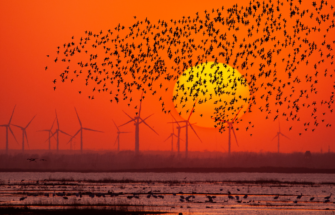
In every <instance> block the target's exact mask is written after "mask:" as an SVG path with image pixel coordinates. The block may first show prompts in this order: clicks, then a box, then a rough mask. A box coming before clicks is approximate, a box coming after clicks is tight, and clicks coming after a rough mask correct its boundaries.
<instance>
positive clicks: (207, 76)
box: [173, 62, 250, 128]
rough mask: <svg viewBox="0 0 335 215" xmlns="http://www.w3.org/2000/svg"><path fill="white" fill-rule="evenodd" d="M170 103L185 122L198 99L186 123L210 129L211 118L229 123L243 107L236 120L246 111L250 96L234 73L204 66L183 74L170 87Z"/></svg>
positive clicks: (217, 65) (222, 67)
mask: <svg viewBox="0 0 335 215" xmlns="http://www.w3.org/2000/svg"><path fill="white" fill-rule="evenodd" d="M173 99H174V105H175V109H176V110H177V112H178V113H180V116H181V117H182V118H183V119H185V120H187V119H188V118H189V115H190V112H191V110H192V107H193V105H194V103H195V100H196V99H198V103H197V104H196V105H195V108H194V113H193V114H192V116H191V118H190V122H192V123H197V124H196V125H197V126H201V127H209V128H214V125H215V124H216V123H215V122H214V119H213V118H212V117H215V116H220V119H221V120H225V121H231V120H233V119H234V117H235V116H236V114H237V112H238V111H239V110H240V109H241V107H243V108H242V110H241V111H240V113H239V114H238V118H240V117H241V116H242V115H243V114H244V111H245V110H246V109H247V108H248V102H249V99H250V92H249V86H248V84H247V81H246V79H245V78H244V77H243V76H242V75H241V74H240V73H239V72H238V71H237V70H236V69H234V68H233V67H231V66H229V65H226V64H223V63H215V62H208V63H202V64H200V65H198V66H194V67H190V68H188V69H187V70H186V71H184V72H183V74H182V75H181V76H180V77H179V79H178V81H177V82H176V84H175V86H174V90H173Z"/></svg>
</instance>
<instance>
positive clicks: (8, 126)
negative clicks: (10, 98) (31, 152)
mask: <svg viewBox="0 0 335 215" xmlns="http://www.w3.org/2000/svg"><path fill="white" fill-rule="evenodd" d="M15 107H16V105H15V106H14V109H13V112H12V115H11V117H10V119H9V122H8V124H4V125H0V127H6V153H8V130H9V131H10V133H12V135H13V137H14V139H15V141H16V143H18V142H17V140H16V137H15V135H14V133H13V131H12V129H11V128H10V126H11V122H12V118H13V115H14V111H15Z"/></svg>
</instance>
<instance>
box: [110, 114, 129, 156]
mask: <svg viewBox="0 0 335 215" xmlns="http://www.w3.org/2000/svg"><path fill="white" fill-rule="evenodd" d="M113 123H114V125H115V127H116V129H117V137H116V140H115V142H114V145H115V143H116V141H117V151H118V152H119V151H120V134H125V133H130V132H124V131H120V129H119V127H118V126H117V125H116V124H115V122H114V120H113Z"/></svg>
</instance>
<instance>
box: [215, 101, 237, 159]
mask: <svg viewBox="0 0 335 215" xmlns="http://www.w3.org/2000/svg"><path fill="white" fill-rule="evenodd" d="M242 108H243V106H242V107H241V108H240V110H239V111H238V112H237V114H236V116H235V117H234V119H233V120H232V121H231V122H228V121H226V120H220V119H215V121H221V122H224V123H227V124H228V126H229V135H228V154H230V148H231V131H233V134H234V137H235V140H236V144H237V146H238V142H237V138H236V134H235V130H234V128H233V124H234V122H235V120H236V118H237V116H238V114H239V113H240V111H241V110H242Z"/></svg>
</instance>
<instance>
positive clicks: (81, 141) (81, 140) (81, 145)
mask: <svg viewBox="0 0 335 215" xmlns="http://www.w3.org/2000/svg"><path fill="white" fill-rule="evenodd" d="M74 110H75V111H76V114H77V117H78V121H79V124H80V129H79V130H78V131H77V133H75V134H74V135H73V136H72V137H71V139H70V140H69V142H71V141H72V139H73V138H75V137H76V136H77V134H79V132H80V151H81V152H83V130H86V131H95V132H102V131H98V130H93V129H91V128H84V127H83V125H82V124H81V121H80V118H79V115H78V112H77V109H76V108H74ZM102 133H103V132H102ZM69 142H68V143H69Z"/></svg>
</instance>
